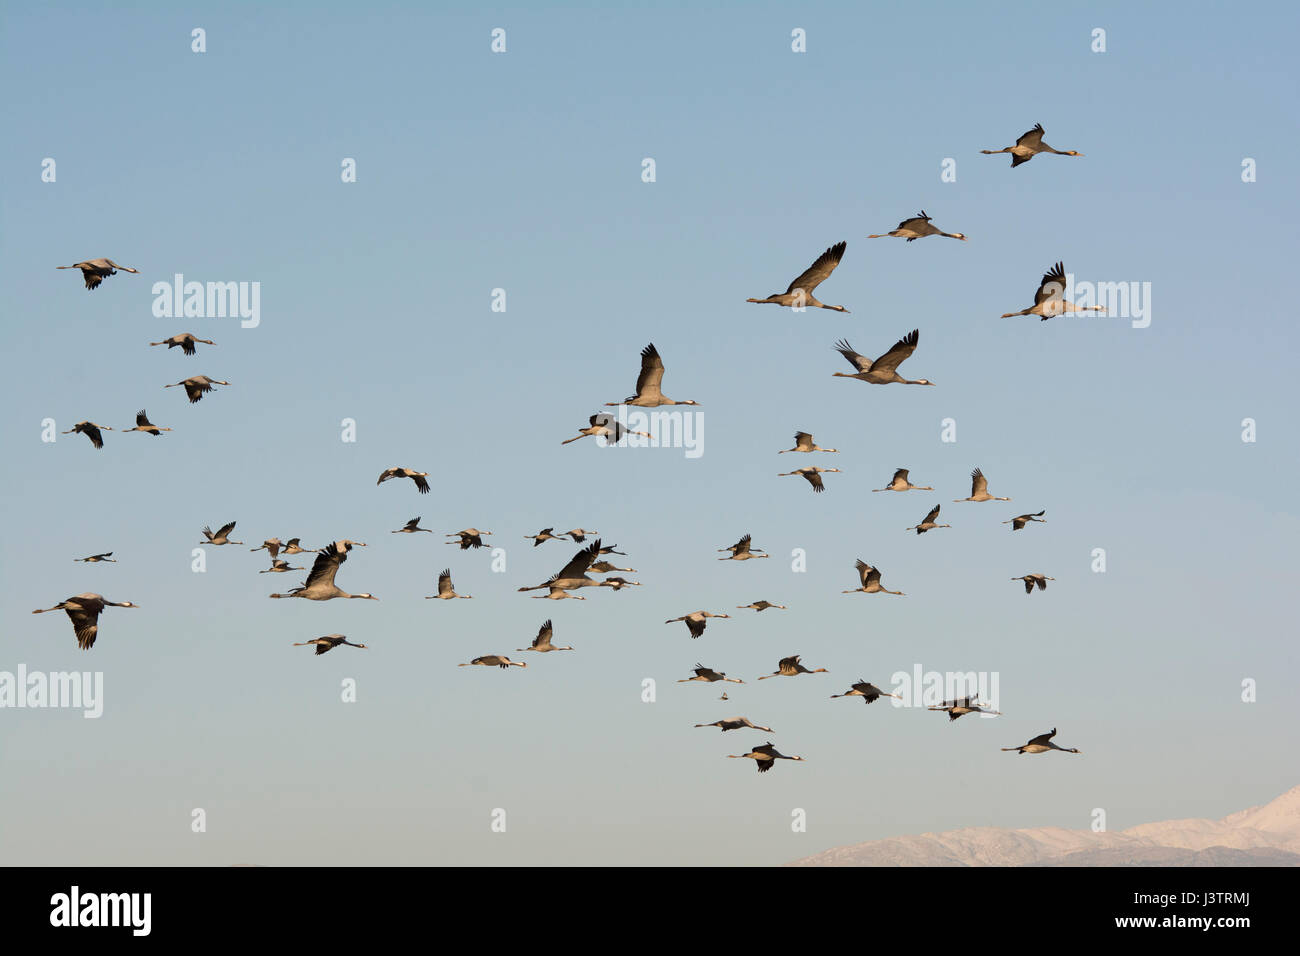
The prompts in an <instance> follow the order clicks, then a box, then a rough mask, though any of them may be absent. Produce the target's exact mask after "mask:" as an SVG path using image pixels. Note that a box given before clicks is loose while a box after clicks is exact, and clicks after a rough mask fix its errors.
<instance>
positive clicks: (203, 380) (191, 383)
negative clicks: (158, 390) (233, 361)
mask: <svg viewBox="0 0 1300 956" xmlns="http://www.w3.org/2000/svg"><path fill="white" fill-rule="evenodd" d="M229 384H230V383H229V382H223V381H221V380H220V379H217V378H208V376H206V375H195V376H193V377H191V378H187V379H185V380H184V381H182V382H172V384H170V385H164V386H163V388H178V387H182V386H183V387H184V388H185V394H186V395H187V396H188V397H189V400H190V404H191V405H193V404H194V403H195V402H197V401H199V400H201V399H202V398H203V396H204V395H206V394H207V393H208V392H210V391H212V386H213V385H229Z"/></svg>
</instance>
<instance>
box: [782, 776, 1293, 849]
mask: <svg viewBox="0 0 1300 956" xmlns="http://www.w3.org/2000/svg"><path fill="white" fill-rule="evenodd" d="M787 865H789V866H1300V787H1293V788H1292V789H1290V790H1288V791H1287V792H1286V793H1284V794H1282V795H1281V796H1280V797H1278V798H1277V799H1275V800H1273V801H1271V802H1270V803H1266V804H1264V805H1263V806H1259V807H1251V808H1250V809H1249V810H1240V811H1238V812H1236V813H1230V814H1228V816H1226V817H1224V818H1223V819H1222V820H1199V819H1190V820H1165V821H1163V822H1160V823H1143V824H1140V825H1138V826H1135V827H1130V828H1129V829H1127V830H1120V831H1118V832H1114V833H1111V832H1106V833H1094V832H1092V831H1091V830H1067V829H1064V828H1062V827H1039V828H1037V829H1032V830H1004V829H1001V828H999V827H966V828H963V829H960V830H948V831H946V832H944V833H922V834H921V835H919V836H903V837H894V838H892V839H889V840H877V841H875V842H872V843H858V844H855V845H853V846H841V847H833V848H831V849H829V850H825V851H823V852H821V853H818V854H815V855H814V856H809V857H805V858H804V859H802V860H796V861H794V862H793V863H790V864H787Z"/></svg>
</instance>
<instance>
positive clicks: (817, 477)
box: [803, 471, 826, 494]
mask: <svg viewBox="0 0 1300 956" xmlns="http://www.w3.org/2000/svg"><path fill="white" fill-rule="evenodd" d="M803 476H804V477H805V478H807V479H808V483H809V484H810V485H812V486H813V491H815V492H816V493H817V494H821V493H822V492H823V491H825V490H826V483H825V482H823V481H822V473H821V472H820V471H805V472H804V473H803Z"/></svg>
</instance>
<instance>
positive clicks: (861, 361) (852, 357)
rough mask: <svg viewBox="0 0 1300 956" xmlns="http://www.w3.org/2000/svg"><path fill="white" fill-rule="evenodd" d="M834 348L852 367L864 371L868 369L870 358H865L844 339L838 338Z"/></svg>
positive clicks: (870, 363)
mask: <svg viewBox="0 0 1300 956" xmlns="http://www.w3.org/2000/svg"><path fill="white" fill-rule="evenodd" d="M834 348H835V351H837V352H839V353H840V354H841V355H843V356H844V358H845V359H846V360H847V361H848V363H849V364H850V365H852V366H853V367H854V368H856V369H857V370H858V371H859V372H866V371H868V370H870V368H871V365H872V362H871V359H869V358H867V357H866V356H865V355H862V354H860V353H858V352H855V351H853V346H851V345H849V343H848V342H847V341H846V340H845V339H840V340H839V341H838V342H836V343H835V346H834Z"/></svg>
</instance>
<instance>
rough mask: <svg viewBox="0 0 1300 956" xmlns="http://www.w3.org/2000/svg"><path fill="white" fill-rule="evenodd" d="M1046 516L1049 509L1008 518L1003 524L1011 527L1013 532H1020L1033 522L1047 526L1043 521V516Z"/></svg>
mask: <svg viewBox="0 0 1300 956" xmlns="http://www.w3.org/2000/svg"><path fill="white" fill-rule="evenodd" d="M1045 514H1047V509H1045V508H1044V509H1043V510H1042V511H1035V512H1034V513H1033V514H1028V515H1017V516H1016V517H1014V518H1008V519H1007V520H1006V521H1004V522H1002V523H1003V524H1009V525H1011V530H1012V531H1019V530H1020V529H1021V528H1023V527H1024V526H1025V525H1027V524H1029V522H1031V521H1037V522H1038V523H1039V524H1047V522H1046V521H1045V520H1044V519H1043V515H1045Z"/></svg>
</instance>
